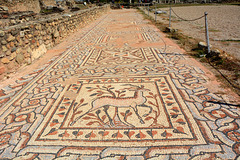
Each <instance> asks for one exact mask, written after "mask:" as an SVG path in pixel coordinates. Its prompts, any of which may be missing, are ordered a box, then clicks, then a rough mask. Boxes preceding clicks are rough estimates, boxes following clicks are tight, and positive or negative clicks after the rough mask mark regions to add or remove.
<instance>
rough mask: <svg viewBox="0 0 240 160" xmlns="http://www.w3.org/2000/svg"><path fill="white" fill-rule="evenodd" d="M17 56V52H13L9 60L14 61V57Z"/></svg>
mask: <svg viewBox="0 0 240 160" xmlns="http://www.w3.org/2000/svg"><path fill="white" fill-rule="evenodd" d="M16 56H17V54H16V52H13V53H12V54H11V56H10V57H9V60H10V61H12V60H13V59H14V58H16Z"/></svg>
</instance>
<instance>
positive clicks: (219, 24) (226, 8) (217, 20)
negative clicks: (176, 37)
mask: <svg viewBox="0 0 240 160" xmlns="http://www.w3.org/2000/svg"><path fill="white" fill-rule="evenodd" d="M172 8H173V11H174V12H175V13H176V14H177V15H178V16H179V17H181V18H183V19H187V20H192V19H195V18H198V17H201V16H203V15H204V12H207V13H208V15H207V20H208V28H209V37H210V44H211V45H212V46H214V47H216V48H219V49H221V50H223V51H226V52H227V53H228V54H230V55H232V56H234V57H235V58H237V59H238V60H240V54H239V49H240V30H239V28H240V16H239V15H240V6H237V5H214V6H212V5H211V6H186V7H172ZM161 10H164V11H167V13H169V12H168V11H169V8H161ZM160 16H161V17H162V18H163V19H160V18H158V21H161V22H163V23H165V24H168V23H169V21H168V14H165V15H163V14H162V15H160ZM171 25H172V27H173V28H175V29H178V30H180V31H181V32H182V33H183V34H184V35H187V36H189V37H193V38H195V39H201V40H202V41H205V20H204V18H202V19H200V20H197V21H183V20H180V19H179V18H177V17H176V15H175V14H174V13H173V12H172V23H171Z"/></svg>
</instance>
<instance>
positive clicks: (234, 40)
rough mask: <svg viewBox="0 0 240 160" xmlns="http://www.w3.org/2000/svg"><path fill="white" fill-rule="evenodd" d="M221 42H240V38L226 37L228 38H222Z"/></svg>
mask: <svg viewBox="0 0 240 160" xmlns="http://www.w3.org/2000/svg"><path fill="white" fill-rule="evenodd" d="M220 41H221V42H240V40H239V39H226V40H220Z"/></svg>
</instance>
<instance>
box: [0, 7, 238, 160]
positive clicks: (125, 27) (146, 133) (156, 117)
mask: <svg viewBox="0 0 240 160" xmlns="http://www.w3.org/2000/svg"><path fill="white" fill-rule="evenodd" d="M166 47H167V48H166ZM188 61H193V60H192V59H191V58H189V57H187V56H185V55H184V53H183V51H182V50H181V49H180V48H179V47H178V46H177V45H176V44H174V43H173V42H169V40H168V39H167V38H166V37H165V36H164V34H163V33H161V32H159V31H158V30H157V29H156V28H155V27H154V26H152V25H151V24H149V22H148V21H147V20H144V19H143V17H142V16H141V15H140V14H138V13H137V12H136V10H118V11H111V12H110V13H109V14H107V15H105V16H103V17H102V18H101V19H99V20H98V21H96V22H94V23H93V24H92V25H91V27H89V29H86V31H85V32H83V34H82V37H79V42H78V43H76V45H74V46H73V47H71V48H70V49H69V50H68V51H66V52H65V53H63V54H62V55H61V56H59V57H56V58H55V59H52V60H51V61H50V62H49V63H48V64H46V66H44V67H43V68H42V69H40V70H38V71H36V72H34V73H31V74H29V75H27V76H25V77H23V78H22V79H21V80H22V81H20V82H19V86H15V88H17V89H15V88H14V87H6V88H3V89H2V90H1V97H0V100H1V101H0V104H1V110H0V158H5V159H34V160H35V159H36V160H37V159H38V160H39V159H43V160H44V159H56V160H57V159H58V160H60V159H91V160H94V159H119V160H120V159H121V160H123V159H134V160H138V159H139V160H141V159H152V160H153V159H238V158H240V157H239V155H240V143H239V139H240V130H239V126H240V116H239V114H240V112H239V106H237V105H231V104H228V103H220V102H222V101H223V99H222V98H221V97H219V96H217V95H215V94H213V93H211V92H210V91H209V89H208V88H206V87H205V86H204V84H205V83H208V81H209V79H208V77H207V76H206V73H205V72H204V71H203V70H202V69H201V68H199V67H196V66H194V65H189V63H188Z"/></svg>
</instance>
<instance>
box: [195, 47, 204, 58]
mask: <svg viewBox="0 0 240 160" xmlns="http://www.w3.org/2000/svg"><path fill="white" fill-rule="evenodd" d="M205 54H206V53H205V51H203V50H202V49H198V48H196V49H193V52H192V53H191V55H192V56H193V57H196V58H202V57H204V56H205Z"/></svg>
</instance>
